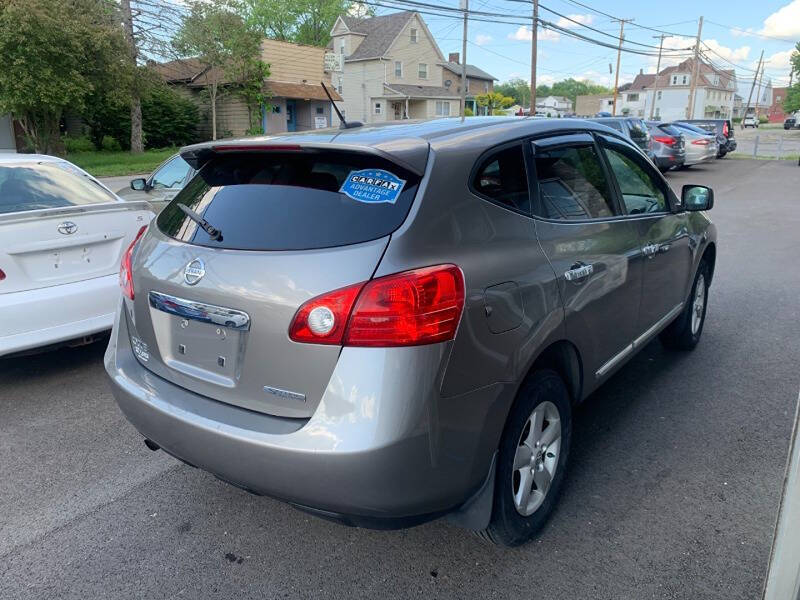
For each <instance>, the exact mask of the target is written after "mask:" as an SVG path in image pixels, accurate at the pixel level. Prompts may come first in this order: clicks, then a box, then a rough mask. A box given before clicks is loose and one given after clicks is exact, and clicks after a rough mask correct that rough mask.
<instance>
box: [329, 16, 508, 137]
mask: <svg viewBox="0 0 800 600" xmlns="http://www.w3.org/2000/svg"><path fill="white" fill-rule="evenodd" d="M326 63H328V64H330V66H331V68H330V71H331V79H332V81H333V84H334V86H335V87H336V89H337V91H338V92H339V94H340V95H341V96H342V98H343V99H344V102H343V105H344V117H345V118H346V119H352V120H358V121H363V122H365V123H368V122H369V123H372V122H381V121H394V120H400V119H428V118H434V117H449V116H456V115H458V114H459V108H460V97H461V75H460V71H461V70H460V65H459V64H458V55H457V54H453V55H451V56H450V57H449V60H448V59H445V57H444V55H443V54H442V51H441V50H440V49H439V46H438V45H437V43H436V40H434V38H433V35H432V34H431V32H430V31H429V30H428V26H427V25H426V24H425V21H424V20H423V19H422V17H421V16H420V15H419V13H416V12H413V11H404V12H397V13H391V14H388V15H381V16H376V17H370V18H367V19H357V18H355V17H351V16H349V15H342V16H340V17H339V18H338V19H336V22H335V23H334V25H333V29H332V30H331V43H330V45H329V55H328V56H326ZM493 81H494V78H493V77H492V76H491V75H489V74H488V73H486V72H485V71H482V70H480V69H478V68H476V67H474V66H473V65H467V97H468V98H467V100H468V105H469V104H470V102H472V107H473V108H474V110H475V113H476V114H479V113H480V112H481V111H480V110H478V107H477V106H476V105H475V102H474V94H476V93H477V94H481V93H485V92H486V91H492V90H493V88H494V86H493Z"/></svg>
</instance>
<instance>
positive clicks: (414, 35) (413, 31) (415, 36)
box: [411, 27, 417, 44]
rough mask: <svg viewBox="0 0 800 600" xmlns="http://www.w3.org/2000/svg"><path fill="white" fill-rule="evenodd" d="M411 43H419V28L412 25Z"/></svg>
mask: <svg viewBox="0 0 800 600" xmlns="http://www.w3.org/2000/svg"><path fill="white" fill-rule="evenodd" d="M411 43H412V44H416V43H417V29H416V27H412V28H411Z"/></svg>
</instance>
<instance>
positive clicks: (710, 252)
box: [700, 242, 717, 284]
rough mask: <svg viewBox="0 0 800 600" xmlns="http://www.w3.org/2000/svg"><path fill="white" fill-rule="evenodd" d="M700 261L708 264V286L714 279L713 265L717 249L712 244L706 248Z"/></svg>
mask: <svg viewBox="0 0 800 600" xmlns="http://www.w3.org/2000/svg"><path fill="white" fill-rule="evenodd" d="M700 260H701V261H703V260H704V261H706V262H708V283H709V284H710V283H711V281H712V280H713V279H714V265H715V264H716V262H717V247H716V246H715V245H714V243H713V242H712V243H710V244H709V245H708V246H707V247H706V249H705V251H704V252H703V258H701V259H700Z"/></svg>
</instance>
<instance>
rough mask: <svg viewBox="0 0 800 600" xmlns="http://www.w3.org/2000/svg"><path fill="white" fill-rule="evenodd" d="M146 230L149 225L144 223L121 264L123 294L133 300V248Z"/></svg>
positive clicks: (120, 279) (120, 284)
mask: <svg viewBox="0 0 800 600" xmlns="http://www.w3.org/2000/svg"><path fill="white" fill-rule="evenodd" d="M145 231H147V225H144V226H143V227H142V228H141V229H140V230H139V233H137V234H136V237H135V238H133V241H132V242H131V245H130V246H128V249H127V250H125V254H123V255H122V262H121V263H120V265H119V287H121V288H122V295H123V296H125V297H126V298H128V299H129V300H133V274H132V273H131V256H132V255H133V249H134V248H135V247H136V243H137V242H138V241H139V240H140V239H141V238H142V236H143V235H144V232H145Z"/></svg>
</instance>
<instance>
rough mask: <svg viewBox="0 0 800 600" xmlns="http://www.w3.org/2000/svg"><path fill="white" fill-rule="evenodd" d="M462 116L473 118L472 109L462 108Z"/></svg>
mask: <svg viewBox="0 0 800 600" xmlns="http://www.w3.org/2000/svg"><path fill="white" fill-rule="evenodd" d="M464 116H465V117H474V116H475V113H474V112H472V109H471V108H470V107H469V106H465V107H464Z"/></svg>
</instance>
